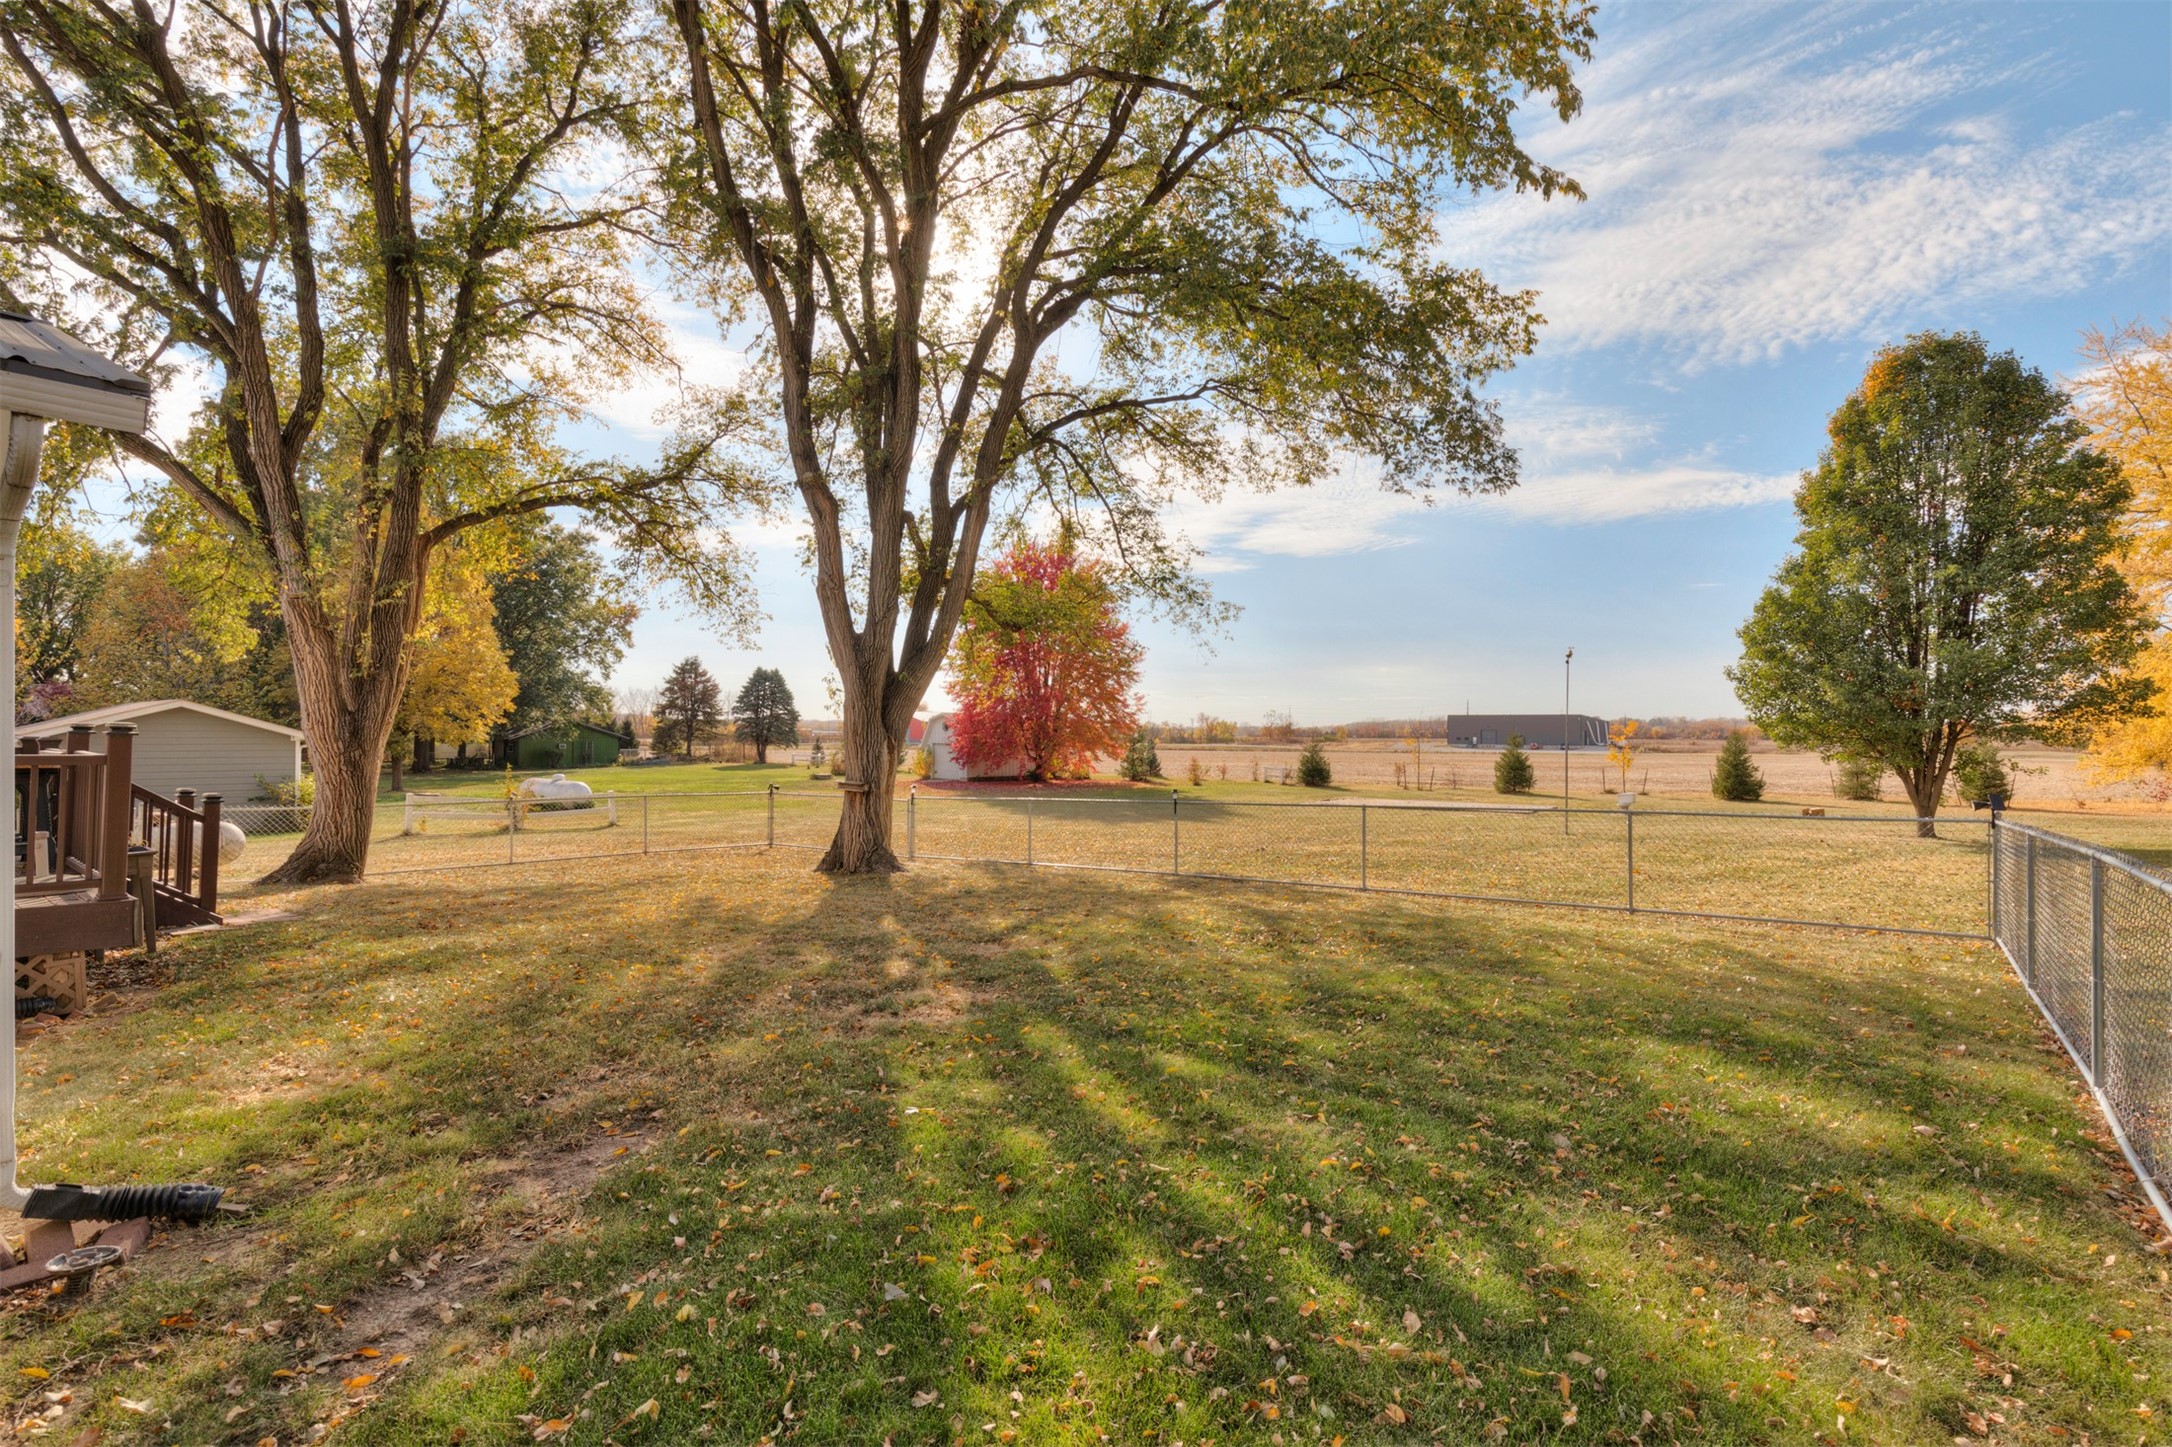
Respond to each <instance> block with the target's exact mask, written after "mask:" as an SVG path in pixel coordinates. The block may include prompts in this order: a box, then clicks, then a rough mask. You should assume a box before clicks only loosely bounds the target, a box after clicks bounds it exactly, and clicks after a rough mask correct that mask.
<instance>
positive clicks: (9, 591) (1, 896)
mask: <svg viewBox="0 0 2172 1447" xmlns="http://www.w3.org/2000/svg"><path fill="white" fill-rule="evenodd" d="M44 446H45V419H44V418H43V417H30V416H25V415H23V414H21V413H15V412H0V579H5V583H4V585H0V644H4V645H5V646H4V651H5V653H6V655H7V656H6V658H5V659H4V660H0V698H4V699H6V700H7V715H8V724H9V730H8V739H9V742H8V752H9V754H10V755H12V754H13V753H14V752H15V746H14V723H15V542H16V539H17V537H18V536H19V535H20V534H21V533H22V530H23V514H24V513H25V512H26V511H28V509H29V506H30V489H31V487H32V485H33V484H35V483H36V482H37V480H38V454H39V453H40V451H42V450H43V448H44ZM8 797H9V800H10V803H9V806H8V813H9V829H8V835H9V849H8V861H7V868H6V869H4V870H0V880H4V882H0V961H4V962H5V963H6V965H7V971H8V984H9V986H10V988H9V989H8V990H7V992H6V993H7V996H8V1002H9V1005H10V1009H9V1010H8V1017H7V1019H6V1020H5V1021H0V1042H4V1043H0V1208H5V1209H7V1210H10V1211H20V1210H21V1209H22V1208H23V1206H24V1205H25V1203H27V1202H28V1201H29V1200H30V1193H29V1192H28V1191H26V1190H24V1189H23V1187H22V1185H21V1183H20V1182H18V1181H17V1180H16V1178H15V1012H14V1009H13V1008H12V1007H13V1004H14V995H15V991H14V989H13V986H14V983H15V869H16V865H15V851H14V834H15V829H14V824H15V820H14V804H13V802H12V801H13V799H14V790H13V789H12V787H11V788H10V790H9V795H8Z"/></svg>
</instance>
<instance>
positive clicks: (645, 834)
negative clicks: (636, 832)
mask: <svg viewBox="0 0 2172 1447" xmlns="http://www.w3.org/2000/svg"><path fill="white" fill-rule="evenodd" d="M641 852H642V853H643V854H646V853H648V852H649V796H648V795H646V794H643V795H642V796H641Z"/></svg>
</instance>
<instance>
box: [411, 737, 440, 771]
mask: <svg viewBox="0 0 2172 1447" xmlns="http://www.w3.org/2000/svg"><path fill="white" fill-rule="evenodd" d="M436 762H437V740H435V739H433V738H430V737H429V736H427V735H425V734H416V735H415V772H416V773H418V774H427V773H429V772H430V766H431V765H432V764H434V763H436Z"/></svg>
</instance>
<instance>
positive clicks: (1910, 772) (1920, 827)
mask: <svg viewBox="0 0 2172 1447" xmlns="http://www.w3.org/2000/svg"><path fill="white" fill-rule="evenodd" d="M1893 772H1894V774H1895V775H1896V776H1898V777H1899V779H1900V781H1901V788H1902V789H1903V790H1904V791H1905V792H1906V793H1907V795H1908V802H1909V803H1910V804H1911V805H1913V806H1914V807H1915V815H1916V837H1917V838H1918V839H1936V838H1937V837H1938V825H1937V824H1936V823H1935V822H1934V821H1935V820H1936V819H1937V816H1938V800H1939V796H1940V795H1941V794H1943V793H1945V791H1946V781H1945V778H1944V776H1943V775H1939V776H1936V777H1934V776H1933V773H1932V770H1930V769H1928V768H1923V769H1895V770H1894V771H1893Z"/></svg>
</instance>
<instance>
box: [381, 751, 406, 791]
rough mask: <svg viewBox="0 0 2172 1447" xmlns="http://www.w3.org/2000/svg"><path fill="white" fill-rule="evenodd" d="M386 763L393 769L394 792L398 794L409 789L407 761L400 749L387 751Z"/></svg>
mask: <svg viewBox="0 0 2172 1447" xmlns="http://www.w3.org/2000/svg"><path fill="white" fill-rule="evenodd" d="M385 762H386V763H387V764H388V765H390V766H391V769H392V792H393V793H395V794H397V793H400V792H401V791H402V790H404V789H406V787H407V768H406V764H407V760H406V757H405V756H404V755H402V754H401V752H400V751H399V750H398V749H387V750H385Z"/></svg>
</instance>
